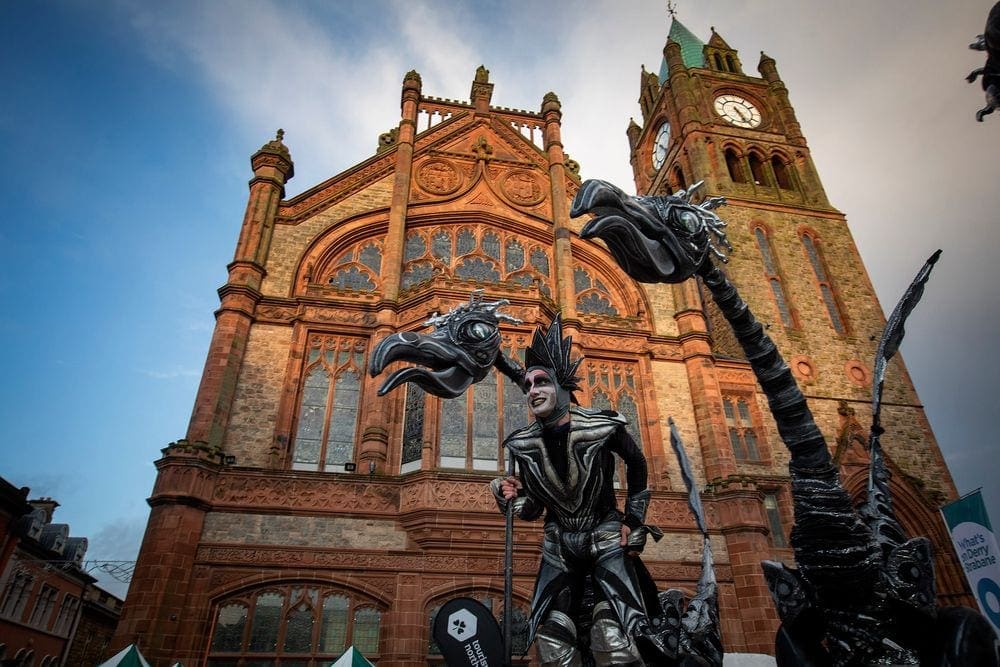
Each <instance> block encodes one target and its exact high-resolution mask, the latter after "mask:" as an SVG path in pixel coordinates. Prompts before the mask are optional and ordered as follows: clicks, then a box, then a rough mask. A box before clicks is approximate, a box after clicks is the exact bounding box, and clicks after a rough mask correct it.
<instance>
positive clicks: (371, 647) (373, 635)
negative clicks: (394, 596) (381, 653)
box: [351, 607, 382, 655]
mask: <svg viewBox="0 0 1000 667" xmlns="http://www.w3.org/2000/svg"><path fill="white" fill-rule="evenodd" d="M381 623H382V614H381V613H379V611H378V609H373V608H371V607H362V608H361V609H358V610H357V611H355V612H354V633H353V635H352V636H351V643H352V644H353V645H354V648H356V649H357V650H358V651H360V652H361V653H362V654H365V655H372V654H374V653H378V635H379V626H380V625H381Z"/></svg>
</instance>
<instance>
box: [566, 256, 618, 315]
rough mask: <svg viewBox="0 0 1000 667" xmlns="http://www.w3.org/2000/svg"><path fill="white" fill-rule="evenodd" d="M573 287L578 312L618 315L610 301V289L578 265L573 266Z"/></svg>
mask: <svg viewBox="0 0 1000 667" xmlns="http://www.w3.org/2000/svg"><path fill="white" fill-rule="evenodd" d="M573 287H574V289H575V291H576V308H577V310H578V311H579V312H580V313H584V314H592V315H610V316H612V317H618V316H619V312H618V309H617V308H616V307H615V306H614V304H613V303H612V296H611V290H609V289H608V288H607V286H605V285H604V283H602V282H601V281H600V280H599V279H596V278H593V277H591V275H590V273H589V272H588V271H587V270H586V269H584V268H582V267H579V266H576V267H574V268H573Z"/></svg>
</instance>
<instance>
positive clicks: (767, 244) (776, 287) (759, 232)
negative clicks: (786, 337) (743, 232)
mask: <svg viewBox="0 0 1000 667" xmlns="http://www.w3.org/2000/svg"><path fill="white" fill-rule="evenodd" d="M753 233H754V236H755V237H756V239H757V249H758V250H760V258H761V261H762V262H763V263H764V277H765V278H766V279H767V282H768V285H770V287H771V295H772V296H773V297H774V304H775V306H776V307H777V308H778V314H779V315H780V317H781V323H782V324H783V325H784V326H785V327H787V328H792V327H794V326H795V320H794V319H792V311H791V308H790V307H789V305H788V299H787V297H786V296H785V288H784V286H783V283H782V281H781V274H780V273H779V272H778V265H777V263H776V262H775V261H774V255H773V253H772V252H771V241H770V239H768V238H767V233H766V232H765V231H764V229H763V228H761V227H757V228H755V229H754V232H753Z"/></svg>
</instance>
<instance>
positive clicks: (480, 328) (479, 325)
mask: <svg viewBox="0 0 1000 667" xmlns="http://www.w3.org/2000/svg"><path fill="white" fill-rule="evenodd" d="M492 333H493V327H491V326H490V325H488V324H486V323H485V322H473V323H472V324H470V325H469V326H467V327H466V328H465V334H466V335H467V336H468V337H469V338H475V339H476V340H486V339H487V338H489V337H490V335H492Z"/></svg>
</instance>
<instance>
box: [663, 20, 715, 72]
mask: <svg viewBox="0 0 1000 667" xmlns="http://www.w3.org/2000/svg"><path fill="white" fill-rule="evenodd" d="M667 39H668V40H669V41H671V42H677V43H678V44H679V45H680V47H681V57H682V58H683V59H684V65H685V66H686V67H704V66H705V53H704V51H703V49H704V48H705V42H703V41H701V40H700V39H698V38H697V37H695V36H694V33H692V32H691V31H690V30H688V29H687V27H686V26H685V25H684V24H683V23H681V22H680V21H678V20H677V17H676V16H674V17H673V20H672V21H671V22H670V34H669V35H667ZM669 77H670V72H669V71H668V69H667V59H666V58H664V59H663V61H662V62H661V63H660V84H661V85H662V84H663V83H664V82H665V81H666V80H667V79H668V78H669Z"/></svg>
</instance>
